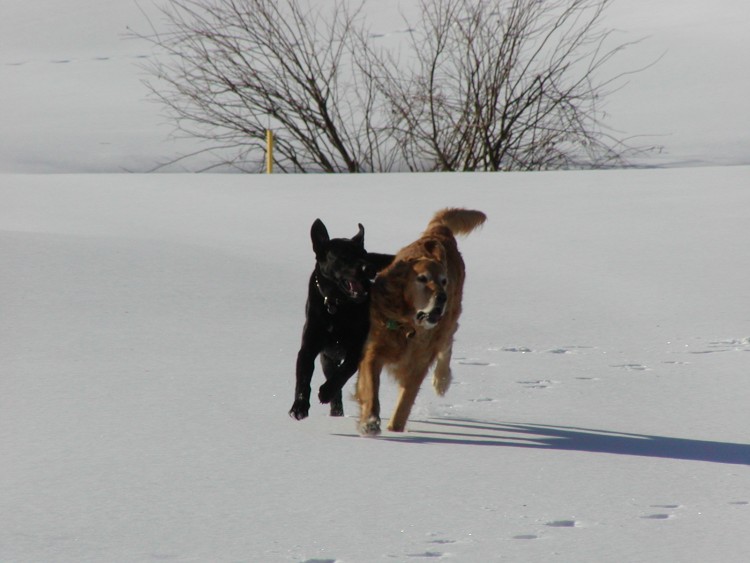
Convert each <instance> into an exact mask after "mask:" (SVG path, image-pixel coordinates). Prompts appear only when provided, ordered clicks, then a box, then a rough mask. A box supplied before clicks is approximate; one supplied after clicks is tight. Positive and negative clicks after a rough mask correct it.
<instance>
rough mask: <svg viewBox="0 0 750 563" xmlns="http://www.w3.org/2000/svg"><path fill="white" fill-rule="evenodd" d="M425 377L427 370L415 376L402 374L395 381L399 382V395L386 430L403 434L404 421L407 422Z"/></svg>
mask: <svg viewBox="0 0 750 563" xmlns="http://www.w3.org/2000/svg"><path fill="white" fill-rule="evenodd" d="M426 375H427V370H424V371H423V372H422V373H416V374H404V376H402V377H399V374H397V376H396V377H397V379H399V381H400V382H401V393H399V396H398V402H397V403H396V410H394V411H393V416H392V417H391V422H390V423H389V424H388V430H390V431H391V432H403V431H404V429H405V428H406V421H407V420H409V413H411V408H412V407H413V406H414V401H416V400H417V394H418V393H419V388H420V387H421V386H422V381H424V378H425V376H426Z"/></svg>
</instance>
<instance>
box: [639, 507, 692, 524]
mask: <svg viewBox="0 0 750 563" xmlns="http://www.w3.org/2000/svg"><path fill="white" fill-rule="evenodd" d="M649 508H662V509H670V510H678V509H680V508H682V505H680V504H652V505H651V506H650V507H649ZM640 518H641V519H642V520H669V519H671V518H674V514H667V513H665V512H655V513H653V514H645V515H643V516H641V517H640Z"/></svg>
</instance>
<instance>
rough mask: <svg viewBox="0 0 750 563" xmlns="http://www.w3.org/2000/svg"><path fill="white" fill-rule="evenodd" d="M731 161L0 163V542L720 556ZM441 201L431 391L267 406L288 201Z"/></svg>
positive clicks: (365, 557)
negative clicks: (450, 327) (462, 223)
mask: <svg viewBox="0 0 750 563" xmlns="http://www.w3.org/2000/svg"><path fill="white" fill-rule="evenodd" d="M749 180H750V169H749V168H747V167H729V168H718V169H717V168H693V169H688V170H685V169H681V170H650V171H629V172H618V171H610V172H580V173H578V172H575V173H573V172H569V173H539V174H525V175H524V174H507V175H489V174H487V175H483V174H478V175H440V176H434V175H423V176H417V177H413V176H408V175H394V176H361V177H357V178H356V181H354V179H352V178H351V177H329V176H316V177H310V178H308V177H284V176H274V177H270V178H269V177H266V176H228V175H213V176H189V175H48V176H39V175H13V176H6V177H4V178H3V183H2V187H0V198H1V199H2V201H3V206H2V208H1V209H0V228H1V229H2V230H1V231H0V245H1V250H0V259H1V260H2V264H0V276H1V279H0V288H1V289H0V300H1V301H0V306H1V307H2V311H3V321H2V324H1V325H0V328H1V329H2V335H1V338H0V342H1V343H2V344H1V346H2V348H1V349H0V351H1V353H2V356H1V357H0V361H1V363H2V366H3V376H2V380H0V385H1V388H0V447H1V448H2V451H3V452H6V455H4V456H3V461H2V462H0V464H1V465H0V467H1V468H2V473H1V477H2V492H1V493H0V494H1V495H2V508H1V509H0V510H1V512H0V517H1V518H2V525H0V560H3V561H147V560H174V561H252V562H255V561H259V562H260V561H296V562H301V561H311V560H312V561H340V562H360V561H363V562H369V561H410V560H420V559H421V560H434V559H438V558H441V557H445V558H446V559H447V558H453V559H454V560H458V561H539V562H542V561H553V560H554V561H577V562H592V563H593V562H601V561H617V562H620V561H653V562H662V561H680V562H688V561H691V562H692V561H694V562H696V563H697V562H703V561H724V562H728V561H736V562H741V561H746V560H747V558H748V557H750V539H748V535H747V530H748V529H750V504H748V503H750V472H749V471H748V466H749V465H750V442H748V428H749V427H750V411H749V410H748V408H747V403H748V392H749V391H750V381H748V366H749V365H750V354H748V352H750V311H749V310H748V305H747V303H748V300H747V288H748V286H747V280H748V279H750V264H749V263H748V259H747V257H748V240H750V190H748V189H747V186H748V181H749ZM456 204H461V205H466V206H469V207H474V208H478V209H482V210H484V211H485V212H486V213H487V214H488V216H489V221H488V223H487V225H486V226H485V227H484V228H483V229H482V230H481V231H479V232H476V233H473V234H472V235H470V236H469V237H467V238H466V239H463V240H462V241H461V248H462V251H463V254H464V257H465V259H466V262H467V268H468V279H467V286H466V297H465V301H464V304H465V311H464V315H463V317H462V322H461V324H462V326H461V329H460V331H459V333H458V339H457V345H456V349H455V355H454V362H453V365H454V376H455V379H456V382H455V383H454V386H453V387H452V388H451V390H450V391H449V393H448V395H447V396H446V397H445V398H442V399H438V398H437V397H435V396H434V395H433V393H432V391H431V390H430V389H429V387H428V388H426V389H425V390H424V391H423V393H422V394H421V395H420V397H419V398H418V400H417V404H416V406H415V410H414V412H413V415H412V422H411V423H410V424H409V432H407V433H406V434H403V435H398V434H392V433H388V432H385V433H384V435H383V436H382V437H381V438H379V439H365V438H360V437H358V436H357V434H356V431H355V419H354V418H351V417H353V416H356V406H355V404H354V403H353V402H351V401H349V402H347V403H346V405H345V407H346V409H347V415H348V417H347V418H344V419H340V418H339V419H335V418H329V417H327V416H326V412H327V409H325V408H324V407H322V406H320V405H313V408H312V410H311V417H310V418H309V419H307V420H305V421H302V422H296V421H294V420H292V419H290V418H289V417H288V416H287V414H286V413H287V410H288V409H289V407H290V406H291V403H292V399H293V379H294V376H293V371H294V360H295V355H296V351H297V347H298V345H299V336H300V333H301V329H302V323H303V307H304V300H305V290H306V279H307V276H308V275H309V272H310V270H311V269H312V265H313V256H312V250H311V247H310V244H309V234H308V231H309V224H310V223H311V222H312V220H313V219H314V218H315V217H316V216H320V217H321V218H323V219H324V221H325V222H326V223H327V224H328V227H329V230H330V231H331V233H332V234H334V235H339V236H351V235H353V234H354V233H355V232H356V223H357V222H362V223H364V225H365V228H366V229H367V234H366V243H367V246H368V247H369V248H370V249H372V250H378V251H390V250H396V249H397V248H398V247H399V246H401V245H403V244H405V243H406V242H409V241H410V240H412V239H413V238H414V237H416V236H417V235H418V234H419V232H421V230H422V228H423V227H424V225H425V224H426V222H427V220H428V219H429V218H430V217H431V215H432V212H433V211H434V210H436V209H438V208H440V207H442V206H446V205H456ZM321 382H322V377H321V376H320V374H319V373H318V375H317V377H316V378H315V379H314V383H315V384H317V385H319V384H320V383H321ZM317 385H316V387H317ZM383 387H384V389H383V402H384V415H385V416H386V417H387V416H388V415H389V414H390V411H391V409H392V408H393V405H394V401H395V385H393V384H392V383H388V382H385V383H384V385H383ZM351 388H352V385H351V383H350V385H349V386H348V387H347V389H351Z"/></svg>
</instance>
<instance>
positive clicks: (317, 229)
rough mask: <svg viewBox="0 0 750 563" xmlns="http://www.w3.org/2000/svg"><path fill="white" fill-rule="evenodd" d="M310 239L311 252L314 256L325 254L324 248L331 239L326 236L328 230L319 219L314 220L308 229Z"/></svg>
mask: <svg viewBox="0 0 750 563" xmlns="http://www.w3.org/2000/svg"><path fill="white" fill-rule="evenodd" d="M310 238H311V239H312V245H313V251H314V252H315V255H316V256H320V255H321V254H323V253H324V252H325V246H326V245H327V244H328V241H329V240H331V238H330V237H329V236H328V229H326V226H325V225H324V224H323V221H321V220H320V219H315V222H314V223H313V224H312V228H311V229H310Z"/></svg>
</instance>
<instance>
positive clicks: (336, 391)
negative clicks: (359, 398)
mask: <svg viewBox="0 0 750 563" xmlns="http://www.w3.org/2000/svg"><path fill="white" fill-rule="evenodd" d="M340 394H341V388H340V387H339V386H338V385H336V384H334V383H332V382H331V381H330V380H328V381H326V382H325V383H324V384H323V385H321V386H320V389H318V399H320V402H321V403H323V404H324V405H327V404H328V403H330V402H331V401H333V400H334V399H335V398H336V397H337V396H339V395H340Z"/></svg>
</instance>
